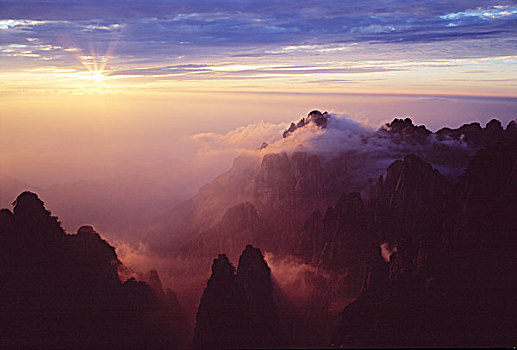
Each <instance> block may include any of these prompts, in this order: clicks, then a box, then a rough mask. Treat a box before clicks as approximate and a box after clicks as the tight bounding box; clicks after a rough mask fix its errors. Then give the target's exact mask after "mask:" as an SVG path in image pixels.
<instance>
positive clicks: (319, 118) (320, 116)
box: [282, 110, 330, 138]
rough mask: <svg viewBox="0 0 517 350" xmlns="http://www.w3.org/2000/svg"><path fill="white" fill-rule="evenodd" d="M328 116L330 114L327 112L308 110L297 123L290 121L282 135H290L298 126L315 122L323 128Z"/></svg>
mask: <svg viewBox="0 0 517 350" xmlns="http://www.w3.org/2000/svg"><path fill="white" fill-rule="evenodd" d="M329 118H330V115H329V114H328V113H327V112H323V113H321V112H320V111H318V110H313V111H311V112H309V114H308V115H307V117H306V118H302V119H300V120H299V121H298V123H296V124H295V123H291V125H289V128H287V129H286V130H285V131H284V133H283V134H282V136H283V137H284V138H286V137H287V136H289V135H291V134H292V133H293V132H295V131H296V130H297V129H299V128H303V127H304V126H306V125H309V124H311V123H314V124H316V125H317V126H318V127H320V128H322V129H324V128H326V127H327V121H328V119H329Z"/></svg>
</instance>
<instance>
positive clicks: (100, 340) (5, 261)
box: [0, 192, 179, 349]
mask: <svg viewBox="0 0 517 350" xmlns="http://www.w3.org/2000/svg"><path fill="white" fill-rule="evenodd" d="M14 204H15V206H14V209H13V211H12V212H11V211H10V210H8V209H2V210H1V211H0V257H1V264H0V279H1V281H2V286H1V288H0V304H1V305H0V308H1V309H2V313H1V314H0V318H1V320H0V323H1V324H2V325H3V326H2V329H1V330H0V333H1V334H0V344H1V345H2V347H5V348H33V347H37V348H65V347H66V348H68V347H70V348H85V347H88V348H90V347H95V348H128V349H133V348H134V349H136V348H142V347H150V348H155V349H161V348H168V349H170V348H176V347H177V346H178V344H179V343H178V339H176V338H175V334H174V329H172V327H171V324H172V319H171V316H172V314H173V312H169V313H168V315H167V316H166V317H161V316H162V315H164V313H165V314H166V313H167V312H168V311H167V310H168V306H167V305H164V304H162V303H161V301H160V298H159V297H158V296H157V295H156V293H155V292H154V291H153V289H152V288H151V287H150V286H149V285H148V284H146V283H144V282H139V281H136V280H135V279H129V280H127V281H121V280H120V278H119V274H118V272H119V269H121V268H122V267H123V265H122V263H121V262H120V260H119V259H118V258H117V255H116V253H115V249H114V248H113V247H112V246H110V245H109V244H108V243H107V242H106V241H104V240H103V239H102V238H101V237H100V235H99V234H98V233H97V232H95V231H94V230H93V228H92V227H90V226H83V227H81V228H80V229H79V230H78V231H77V234H74V235H69V234H66V233H65V232H64V230H63V229H62V227H61V225H60V223H59V221H58V219H57V218H56V217H54V216H51V214H50V212H49V211H48V210H46V209H45V207H44V204H43V202H42V201H41V200H40V199H39V198H38V196H37V195H36V194H34V193H31V192H23V193H22V194H20V195H19V196H18V197H17V198H16V201H15V203H14Z"/></svg>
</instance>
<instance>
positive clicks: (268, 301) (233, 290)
mask: <svg viewBox="0 0 517 350" xmlns="http://www.w3.org/2000/svg"><path fill="white" fill-rule="evenodd" d="M281 345H282V341H281V340H280V337H279V334H278V318H277V315H276V307H275V304H274V301H273V286H272V281H271V274H270V268H269V266H268V265H267V263H266V261H265V260H264V257H263V255H262V252H261V251H260V249H257V248H254V247H253V246H251V245H248V246H246V248H245V249H244V251H243V252H242V254H241V256H240V258H239V265H238V268H237V271H235V268H234V267H233V265H232V263H231V262H230V261H229V260H228V258H227V257H226V255H224V254H220V255H219V257H218V258H217V259H214V262H213V265H212V276H211V277H210V279H209V280H208V282H207V286H206V288H205V291H204V293H203V296H202V298H201V301H200V304H199V309H198V312H197V322H196V328H195V332H194V342H193V348H194V349H221V348H271V347H278V346H281Z"/></svg>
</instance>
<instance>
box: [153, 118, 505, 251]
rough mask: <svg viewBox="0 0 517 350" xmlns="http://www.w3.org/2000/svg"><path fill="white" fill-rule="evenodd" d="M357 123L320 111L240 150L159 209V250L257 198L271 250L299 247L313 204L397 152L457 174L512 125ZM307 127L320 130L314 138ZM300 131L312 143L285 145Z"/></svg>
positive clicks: (378, 169)
mask: <svg viewBox="0 0 517 350" xmlns="http://www.w3.org/2000/svg"><path fill="white" fill-rule="evenodd" d="M319 120H324V122H318V121H319ZM350 123H351V122H349V121H346V120H345V121H344V120H342V119H336V118H334V117H333V116H332V115H330V114H325V113H321V112H319V111H312V112H311V113H309V115H308V116H307V118H303V119H302V120H301V121H300V122H298V123H297V124H294V123H293V125H295V126H296V127H295V128H291V127H290V128H289V129H287V130H286V132H285V133H284V135H286V137H285V138H283V139H282V140H280V141H279V142H278V145H277V144H271V145H268V146H267V147H264V148H261V149H260V150H258V151H256V152H255V153H247V154H244V155H241V156H239V157H237V158H236V159H235V160H234V163H233V166H232V168H231V169H230V170H228V171H227V172H225V173H223V174H221V175H220V176H218V177H217V178H216V179H215V180H213V181H212V182H210V183H208V184H206V185H204V186H203V187H201V188H200V189H199V191H198V193H197V194H196V195H195V196H193V197H192V198H191V199H189V200H188V201H185V202H184V203H182V204H180V205H178V206H177V207H176V208H174V209H172V210H169V211H167V212H164V213H163V214H162V215H161V216H159V217H157V219H156V220H155V224H153V225H152V226H150V227H149V228H148V230H147V231H148V232H149V234H148V237H147V239H146V241H147V243H148V244H149V245H151V246H152V248H153V249H154V250H155V251H157V252H160V253H162V254H165V255H174V254H176V253H177V252H178V251H179V250H181V249H182V247H183V246H184V245H185V244H187V243H188V242H189V241H191V240H192V239H196V238H197V237H198V236H199V235H200V234H201V233H202V232H204V231H207V230H209V229H210V228H212V227H214V226H215V225H216V224H217V223H218V222H219V221H220V220H221V219H222V218H223V216H224V215H225V213H226V211H227V210H228V209H229V208H232V207H235V206H237V205H240V204H242V203H245V202H249V203H250V204H251V205H253V206H254V207H255V209H256V210H257V212H258V215H259V217H260V218H261V219H262V220H263V222H264V225H265V226H267V227H268V229H269V230H271V232H272V233H271V235H272V236H274V237H275V241H274V245H271V244H270V245H261V246H262V247H263V248H264V249H265V250H267V251H278V252H285V251H292V246H293V244H294V243H295V242H294V240H295V239H296V236H297V233H298V232H299V231H300V230H301V229H302V228H303V225H304V222H305V220H306V219H307V218H308V217H309V216H310V215H312V213H313V212H315V211H320V212H324V211H325V210H326V209H327V208H328V207H329V206H333V205H334V204H335V203H336V201H337V200H338V199H339V198H340V197H341V195H343V194H346V193H350V192H354V191H355V192H361V191H363V190H364V189H365V187H367V185H368V181H369V180H370V179H375V178H378V177H379V176H380V175H381V174H382V173H383V172H384V171H385V169H386V167H387V166H388V165H389V164H391V163H392V162H394V161H395V160H397V159H401V158H403V157H404V156H406V155H407V154H415V155H416V156H418V157H419V158H421V159H423V160H424V161H426V162H429V163H430V164H431V165H433V166H434V167H435V168H436V169H438V170H439V171H440V172H441V173H442V174H444V175H445V176H446V177H447V178H449V179H451V180H454V179H456V178H457V177H458V176H460V175H461V173H462V172H463V171H464V169H465V168H466V167H467V165H468V162H469V159H470V158H471V157H472V155H474V154H475V152H476V151H477V150H478V149H480V148H481V147H483V146H484V145H486V144H487V143H488V142H491V140H493V139H494V137H495V138H497V137H498V136H497V135H503V134H505V133H508V132H510V131H509V130H506V131H505V130H502V127H501V128H498V127H497V125H499V126H500V123H499V124H497V122H496V121H492V122H490V123H488V124H487V127H486V128H481V127H480V126H479V128H477V127H475V128H473V127H471V126H468V125H466V126H462V127H460V128H458V129H442V130H440V131H438V132H437V133H433V132H431V131H429V130H427V129H426V128H425V127H424V126H416V125H414V124H413V122H412V121H411V120H410V119H409V118H406V119H394V120H393V122H391V123H388V124H386V125H385V126H384V127H382V128H380V129H379V130H377V131H372V130H369V129H366V128H364V127H362V126H360V125H355V124H353V125H350ZM312 126H315V127H316V129H311V127H312ZM510 128H511V127H510V126H508V128H507V129H510ZM291 129H292V130H291ZM302 130H306V131H307V132H309V133H310V134H311V135H312V136H311V137H312V138H310V139H309V141H307V140H306V139H305V138H306V137H307V136H306V135H305V134H303V135H302V134H300V133H301V131H302ZM298 135H301V136H300V137H305V138H302V139H301V141H300V142H302V141H303V140H305V141H306V143H308V144H310V145H311V146H310V147H309V146H305V147H295V148H292V149H286V150H283V149H282V147H287V146H286V145H289V143H287V144H286V143H285V142H296V140H297V137H298ZM462 135H463V136H462ZM282 145H283V146H282ZM275 147H276V148H275ZM273 231H274V233H273ZM242 248H243V247H241V248H240V249H242ZM212 255H213V254H211V255H210V256H212Z"/></svg>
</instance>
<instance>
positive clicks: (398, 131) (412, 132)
mask: <svg viewBox="0 0 517 350" xmlns="http://www.w3.org/2000/svg"><path fill="white" fill-rule="evenodd" d="M380 131H384V132H387V133H388V134H389V135H397V136H399V137H401V138H403V139H408V138H413V139H415V140H418V141H421V140H423V139H425V138H426V137H427V136H429V135H430V134H432V132H431V131H429V130H427V128H426V127H425V126H424V125H419V126H416V125H414V124H413V121H412V120H411V118H406V119H398V118H395V119H393V121H392V122H391V123H387V124H386V126H385V127H384V128H383V129H381V130H380Z"/></svg>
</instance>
